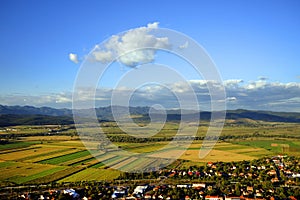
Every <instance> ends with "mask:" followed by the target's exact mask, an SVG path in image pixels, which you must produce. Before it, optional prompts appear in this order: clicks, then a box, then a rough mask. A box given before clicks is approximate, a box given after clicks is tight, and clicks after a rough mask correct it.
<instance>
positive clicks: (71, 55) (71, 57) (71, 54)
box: [69, 53, 79, 64]
mask: <svg viewBox="0 0 300 200" xmlns="http://www.w3.org/2000/svg"><path fill="white" fill-rule="evenodd" d="M69 59H70V60H71V61H72V62H73V63H76V64H78V63H79V60H78V56H77V54H74V53H69Z"/></svg>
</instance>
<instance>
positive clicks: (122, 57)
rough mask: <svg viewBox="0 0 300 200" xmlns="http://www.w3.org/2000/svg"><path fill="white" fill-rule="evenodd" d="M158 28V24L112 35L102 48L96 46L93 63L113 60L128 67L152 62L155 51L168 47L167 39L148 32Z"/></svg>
mask: <svg viewBox="0 0 300 200" xmlns="http://www.w3.org/2000/svg"><path fill="white" fill-rule="evenodd" d="M157 28H158V22H154V23H150V24H148V25H147V26H146V27H140V28H135V29H131V30H129V31H127V32H126V33H125V34H123V35H114V36H112V37H111V38H110V39H109V41H107V42H106V43H105V44H104V46H99V45H96V47H95V49H94V51H93V52H92V56H93V58H94V60H95V61H99V62H102V63H107V62H111V61H112V59H113V58H116V57H117V58H118V60H119V61H120V62H121V63H123V64H125V65H127V66H130V67H135V66H136V65H138V64H143V63H149V62H152V61H153V60H154V58H155V53H156V51H157V49H160V48H164V49H168V48H169V47H170V44H169V40H168V38H167V37H156V36H155V35H153V34H151V33H150V32H151V31H152V30H154V29H157Z"/></svg>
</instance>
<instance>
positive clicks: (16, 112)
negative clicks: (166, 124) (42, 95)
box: [0, 105, 300, 126]
mask: <svg viewBox="0 0 300 200" xmlns="http://www.w3.org/2000/svg"><path fill="white" fill-rule="evenodd" d="M113 109H114V110H117V111H118V112H119V113H124V112H125V111H126V110H127V109H128V108H126V107H122V106H114V107H113ZM129 111H130V114H131V115H135V116H136V117H135V119H136V120H139V121H145V120H149V114H148V112H149V107H130V108H129ZM88 112H89V109H87V110H83V112H82V113H88ZM166 113H167V121H179V120H181V111H180V110H167V111H166ZM184 113H187V114H185V115H188V116H186V118H189V117H190V118H191V119H192V118H193V116H195V114H196V115H198V114H199V115H200V119H201V120H207V121H208V120H210V118H211V112H207V111H201V112H196V111H185V112H184ZM96 114H97V117H98V120H99V121H113V120H114V118H113V115H112V107H111V106H108V107H99V108H96ZM154 114H156V115H160V112H159V111H157V112H155V110H154ZM83 117H84V116H83ZM226 119H231V120H238V119H250V120H260V121H268V122H292V123H300V113H297V112H274V111H254V110H244V109H238V110H227V111H226ZM73 123H74V121H73V112H72V110H71V109H66V108H64V109H56V108H50V107H33V106H5V105H0V126H12V125H44V124H73Z"/></svg>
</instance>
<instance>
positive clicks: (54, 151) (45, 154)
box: [18, 149, 71, 162]
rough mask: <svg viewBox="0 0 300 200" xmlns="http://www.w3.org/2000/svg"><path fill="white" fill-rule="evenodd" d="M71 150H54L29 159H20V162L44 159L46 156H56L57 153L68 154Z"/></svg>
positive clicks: (28, 157)
mask: <svg viewBox="0 0 300 200" xmlns="http://www.w3.org/2000/svg"><path fill="white" fill-rule="evenodd" d="M69 150H71V149H58V150H57V149H56V150H55V149H53V151H48V152H45V153H41V154H38V155H32V156H27V157H24V158H21V159H19V160H18V161H21V162H23V161H26V160H32V159H35V158H41V157H44V156H49V155H54V154H56V153H61V152H65V153H66V152H67V151H69Z"/></svg>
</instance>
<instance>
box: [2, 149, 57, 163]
mask: <svg viewBox="0 0 300 200" xmlns="http://www.w3.org/2000/svg"><path fill="white" fill-rule="evenodd" d="M52 150H53V148H51V147H47V148H46V147H43V148H36V149H28V150H24V151H17V152H11V153H7V154H1V155H0V159H3V160H20V159H23V158H25V157H29V156H35V155H40V154H43V153H48V152H49V151H52Z"/></svg>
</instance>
